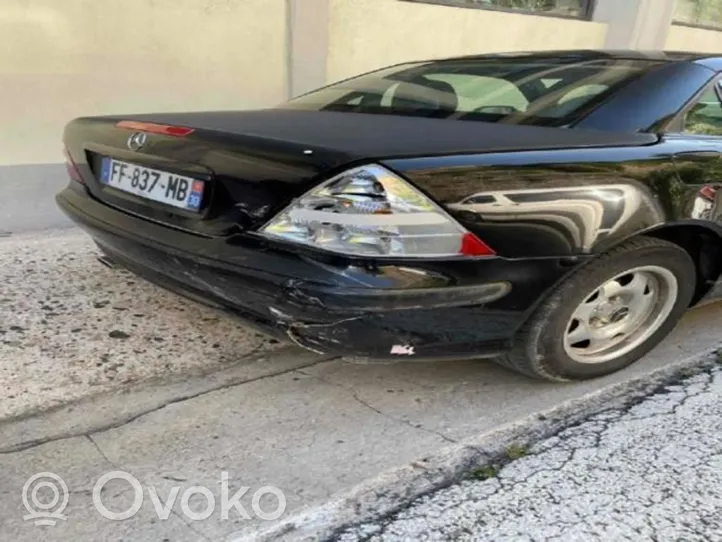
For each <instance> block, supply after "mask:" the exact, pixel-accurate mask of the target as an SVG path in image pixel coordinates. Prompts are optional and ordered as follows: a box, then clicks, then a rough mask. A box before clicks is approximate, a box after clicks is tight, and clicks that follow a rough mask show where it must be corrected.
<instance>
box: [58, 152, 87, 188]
mask: <svg viewBox="0 0 722 542" xmlns="http://www.w3.org/2000/svg"><path fill="white" fill-rule="evenodd" d="M63 152H64V153H65V169H67V171H68V176H69V177H70V179H71V180H73V181H75V182H77V183H80V184H85V181H83V176H82V175H81V174H80V170H78V166H77V164H76V163H75V161H74V160H73V157H72V156H70V151H69V150H68V149H67V147H65V148H64V149H63Z"/></svg>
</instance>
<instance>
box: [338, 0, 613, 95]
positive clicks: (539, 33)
mask: <svg viewBox="0 0 722 542" xmlns="http://www.w3.org/2000/svg"><path fill="white" fill-rule="evenodd" d="M329 9H330V13H329V39H328V42H329V56H328V64H327V74H328V79H329V80H330V81H335V80H338V79H343V78H345V77H348V76H351V75H354V74H358V73H361V72H366V71H370V70H373V69H375V68H379V67H382V66H384V65H388V64H394V63H398V62H404V61H407V60H417V59H426V58H436V57H444V56H452V55H464V54H474V53H484V52H502V51H519V50H534V49H574V48H594V47H602V46H604V40H605V35H606V31H607V25H606V24H602V23H593V22H588V21H577V20H571V19H560V18H554V17H536V16H532V15H523V14H515V13H505V12H499V11H488V10H481V9H465V8H458V7H449V6H440V5H434V4H421V3H414V2H402V1H399V0H351V1H349V0H330V8H329Z"/></svg>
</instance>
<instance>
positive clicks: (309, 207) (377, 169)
mask: <svg viewBox="0 0 722 542" xmlns="http://www.w3.org/2000/svg"><path fill="white" fill-rule="evenodd" d="M261 233H262V234H264V235H266V236H268V237H276V238H281V239H285V240H287V241H293V242H296V243H302V244H305V245H311V246H314V247H316V248H320V249H325V250H329V251H332V252H338V253H342V254H348V255H362V256H396V257H416V258H430V257H448V256H460V255H465V256H491V255H494V251H493V250H492V249H491V248H489V247H488V246H487V245H485V244H484V243H483V242H482V241H481V240H480V239H478V238H477V237H476V236H475V235H473V234H472V233H470V232H468V231H467V230H466V229H464V228H463V227H462V226H461V225H460V224H459V223H458V222H456V221H455V220H454V219H453V218H452V217H451V216H449V215H448V214H447V213H446V212H445V211H444V210H443V209H442V208H441V207H439V206H438V205H436V204H435V203H434V202H433V201H431V200H430V199H429V198H428V197H426V196H425V195H424V194H422V193H421V192H419V191H418V190H416V189H415V188H414V187H413V186H411V185H410V184H409V183H408V182H406V181H405V180H404V179H402V178H401V177H399V176H398V175H395V174H394V173H392V172H390V171H388V170H387V169H385V168H383V167H381V166H377V165H370V166H364V167H360V168H356V169H352V170H350V171H347V172H345V173H342V174H341V175H339V176H337V177H334V178H333V179H330V180H329V181H327V182H325V183H323V184H321V185H320V186H318V187H316V188H314V189H313V190H311V191H310V192H308V193H307V194H305V195H304V196H303V197H301V198H300V199H298V200H296V201H295V202H294V203H292V204H291V205H290V206H289V207H288V208H286V209H285V210H284V211H282V212H281V213H280V214H279V215H278V216H276V217H274V219H273V220H271V222H270V223H268V224H267V225H266V226H264V227H263V228H262V229H261Z"/></svg>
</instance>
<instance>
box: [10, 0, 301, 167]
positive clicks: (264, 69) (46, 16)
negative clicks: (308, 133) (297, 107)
mask: <svg viewBox="0 0 722 542" xmlns="http://www.w3.org/2000/svg"><path fill="white" fill-rule="evenodd" d="M310 1H313V0H310ZM286 41H287V38H286V2H285V0H0V165H3V164H23V163H25V164H30V163H45V162H60V161H61V149H60V137H61V133H62V128H63V125H64V124H65V122H66V121H67V120H69V119H71V118H73V117H75V116H79V115H93V114H106V113H123V112H148V111H153V110H168V111H169V110H183V109H220V108H243V107H258V106H264V105H269V104H273V103H277V102H279V101H281V100H283V99H284V98H285V97H286V85H287V81H286V50H287V48H286Z"/></svg>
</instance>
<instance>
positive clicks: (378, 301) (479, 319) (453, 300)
mask: <svg viewBox="0 0 722 542" xmlns="http://www.w3.org/2000/svg"><path fill="white" fill-rule="evenodd" d="M56 199H57V202H58V204H59V206H60V207H61V208H62V209H63V211H64V212H65V213H66V214H67V215H69V216H70V217H71V218H72V219H73V220H74V221H75V222H76V223H77V224H79V225H80V226H81V227H83V228H84V229H85V230H86V231H88V232H89V233H90V235H91V236H92V237H93V238H94V240H95V241H96V243H97V244H98V246H99V247H100V248H101V249H102V251H103V252H104V253H105V254H106V255H107V257H109V258H110V259H111V260H112V261H114V262H116V263H118V264H119V265H121V266H123V267H126V268H128V269H129V270H131V271H132V272H134V273H136V274H137V275H140V276H141V277H144V278H146V279H147V280H149V281H151V282H154V283H156V284H158V285H160V286H162V287H165V288H167V289H169V290H172V291H174V292H177V293H179V294H182V295H185V296H187V297H191V298H193V299H195V300H197V301H200V302H203V303H206V304H210V305H212V306H215V307H218V308H221V309H224V310H226V311H228V312H230V313H232V314H234V315H236V316H239V317H241V318H243V319H244V320H246V321H248V322H250V323H253V324H255V325H256V326H257V327H260V328H261V329H262V330H263V331H265V332H267V333H270V334H273V335H276V336H279V335H283V336H285V337H287V338H290V339H291V340H293V341H294V342H296V343H297V344H299V345H301V346H303V347H305V348H308V349H311V350H314V351H316V352H319V353H330V354H338V355H351V356H362V357H370V358H375V359H398V358H425V359H440V358H468V357H481V356H491V355H494V354H497V353H498V352H500V351H502V350H504V349H506V348H508V346H509V345H510V339H511V337H512V336H513V334H514V332H515V330H516V329H518V328H519V327H520V326H521V324H522V323H523V321H524V319H525V317H526V315H527V313H528V309H529V303H523V302H522V303H520V302H519V299H521V298H519V297H518V296H517V298H515V297H514V295H513V294H514V290H515V284H514V283H513V282H512V281H511V280H508V279H509V278H512V279H513V278H514V277H517V276H518V277H538V276H549V274H548V273H547V274H546V275H544V274H542V275H539V273H537V270H534V269H521V270H519V269H517V271H512V272H510V271H508V270H507V271H506V272H499V273H496V274H495V276H496V277H504V278H503V279H500V278H497V279H496V280H494V277H493V276H489V277H486V276H485V277H483V280H477V282H475V283H471V284H469V283H468V282H469V281H468V280H467V281H465V282H466V283H465V284H464V283H461V284H459V282H464V281H462V280H459V279H458V277H456V278H455V282H456V284H452V280H451V279H450V277H449V276H448V275H444V273H442V272H439V271H438V270H435V269H424V268H414V269H409V268H408V266H405V267H395V266H390V267H393V269H392V270H389V269H386V270H383V273H382V272H381V271H379V269H375V270H365V269H362V268H361V267H358V266H357V267H354V268H353V269H351V267H349V266H346V267H342V266H339V265H338V264H337V265H336V266H333V265H330V264H328V263H320V262H317V261H314V260H313V259H312V258H308V257H305V256H303V255H301V254H295V253H291V252H288V251H284V250H276V249H274V248H273V247H268V246H263V245H260V246H259V245H258V241H257V240H253V239H248V238H236V239H229V238H208V237H206V238H204V237H200V236H198V235H195V234H192V233H188V232H183V231H179V230H174V229H170V228H168V227H165V226H162V225H159V224H155V223H152V222H148V221H146V220H142V219H140V218H137V217H134V216H132V215H128V214H127V213H124V212H121V211H119V210H116V209H113V208H111V207H108V206H107V205H104V204H102V203H100V202H98V201H96V200H94V199H92V197H91V196H89V195H88V194H87V193H85V192H84V191H83V189H82V187H75V186H72V185H71V186H69V187H68V188H66V189H65V190H64V191H63V192H61V193H60V194H58V196H57V198H56ZM497 265H498V264H497ZM392 271H393V272H392ZM411 271H413V273H411ZM351 275H352V276H351ZM492 275H494V273H492ZM410 276H418V277H421V279H423V281H419V284H421V282H423V286H418V285H415V284H412V285H411V286H408V284H409V281H410V280H412V279H409V277H410ZM413 280H416V279H413ZM535 280H536V279H535ZM374 281H375V283H374ZM399 285H402V286H403V287H398V286H399ZM538 287H539V286H538V285H534V284H525V285H524V287H523V288H522V289H524V288H527V289H528V288H531V289H536V291H537V293H538V291H539V290H538Z"/></svg>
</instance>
